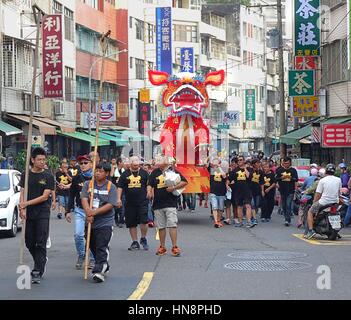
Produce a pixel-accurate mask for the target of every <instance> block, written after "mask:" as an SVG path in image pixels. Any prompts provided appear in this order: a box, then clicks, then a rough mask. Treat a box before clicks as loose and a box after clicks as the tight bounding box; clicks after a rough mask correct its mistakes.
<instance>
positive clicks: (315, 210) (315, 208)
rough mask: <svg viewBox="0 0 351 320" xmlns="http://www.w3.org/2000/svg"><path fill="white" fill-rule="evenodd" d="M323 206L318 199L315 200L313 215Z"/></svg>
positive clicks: (312, 208) (312, 207) (312, 209)
mask: <svg viewBox="0 0 351 320" xmlns="http://www.w3.org/2000/svg"><path fill="white" fill-rule="evenodd" d="M322 207H324V206H322V205H321V204H320V203H319V202H318V201H317V202H315V203H314V204H313V205H312V206H311V209H310V210H311V212H312V213H313V215H314V216H315V215H316V214H317V213H318V212H319V210H320V208H322Z"/></svg>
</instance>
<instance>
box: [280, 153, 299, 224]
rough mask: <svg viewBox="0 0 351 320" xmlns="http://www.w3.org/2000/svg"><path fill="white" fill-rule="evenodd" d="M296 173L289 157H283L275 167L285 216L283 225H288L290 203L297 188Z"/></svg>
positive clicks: (289, 220)
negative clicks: (279, 164)
mask: <svg viewBox="0 0 351 320" xmlns="http://www.w3.org/2000/svg"><path fill="white" fill-rule="evenodd" d="M298 179H299V178H298V175H297V171H296V169H295V168H292V167H291V158H290V157H285V158H283V160H282V166H281V167H279V168H278V169H277V172H276V180H277V183H278V188H279V192H280V196H281V206H282V211H283V214H284V217H285V226H287V227H288V226H290V223H291V216H292V203H293V199H294V193H295V190H296V189H297V186H298V185H297V182H298Z"/></svg>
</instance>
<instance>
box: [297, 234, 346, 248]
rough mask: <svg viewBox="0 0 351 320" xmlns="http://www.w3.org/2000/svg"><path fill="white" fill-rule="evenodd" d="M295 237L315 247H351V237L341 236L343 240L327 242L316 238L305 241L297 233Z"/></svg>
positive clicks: (301, 235)
mask: <svg viewBox="0 0 351 320" xmlns="http://www.w3.org/2000/svg"><path fill="white" fill-rule="evenodd" d="M293 236H294V237H296V238H298V239H300V240H303V241H305V242H308V243H310V244H314V245H321V246H351V235H341V236H342V238H341V240H335V241H331V240H327V239H324V238H314V239H310V240H309V239H305V238H304V237H303V234H299V233H295V234H293Z"/></svg>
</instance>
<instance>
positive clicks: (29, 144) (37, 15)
mask: <svg viewBox="0 0 351 320" xmlns="http://www.w3.org/2000/svg"><path fill="white" fill-rule="evenodd" d="M33 13H34V17H35V19H36V25H37V26H36V28H37V35H36V39H35V48H34V61H33V80H32V97H31V106H30V116H29V126H28V139H27V157H26V166H25V176H24V200H23V201H27V199H28V178H29V164H30V155H31V148H32V135H33V132H32V131H33V113H34V107H35V86H36V79H37V66H38V56H39V38H40V24H41V20H42V16H43V12H42V11H41V10H40V9H39V8H38V7H37V6H33ZM25 210H27V209H25ZM25 232H26V220H23V221H22V237H21V244H20V264H23V255H24V239H25Z"/></svg>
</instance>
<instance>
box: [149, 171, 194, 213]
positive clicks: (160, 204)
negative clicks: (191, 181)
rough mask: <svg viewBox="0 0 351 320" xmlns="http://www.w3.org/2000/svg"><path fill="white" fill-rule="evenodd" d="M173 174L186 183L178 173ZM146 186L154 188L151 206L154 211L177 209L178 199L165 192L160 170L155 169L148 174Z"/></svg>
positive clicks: (165, 187) (162, 175)
mask: <svg viewBox="0 0 351 320" xmlns="http://www.w3.org/2000/svg"><path fill="white" fill-rule="evenodd" d="M175 172H176V173H178V174H179V175H180V178H181V181H185V182H187V180H186V179H185V178H184V177H183V176H182V175H181V174H180V173H179V172H177V171H175ZM148 185H149V186H151V187H153V188H154V202H153V205H152V208H153V209H154V210H158V209H165V208H177V202H178V197H177V196H175V195H173V193H172V192H168V191H167V186H166V183H165V175H164V173H163V172H162V170H161V169H155V170H154V171H153V172H152V173H151V174H150V177H149V182H148Z"/></svg>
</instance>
